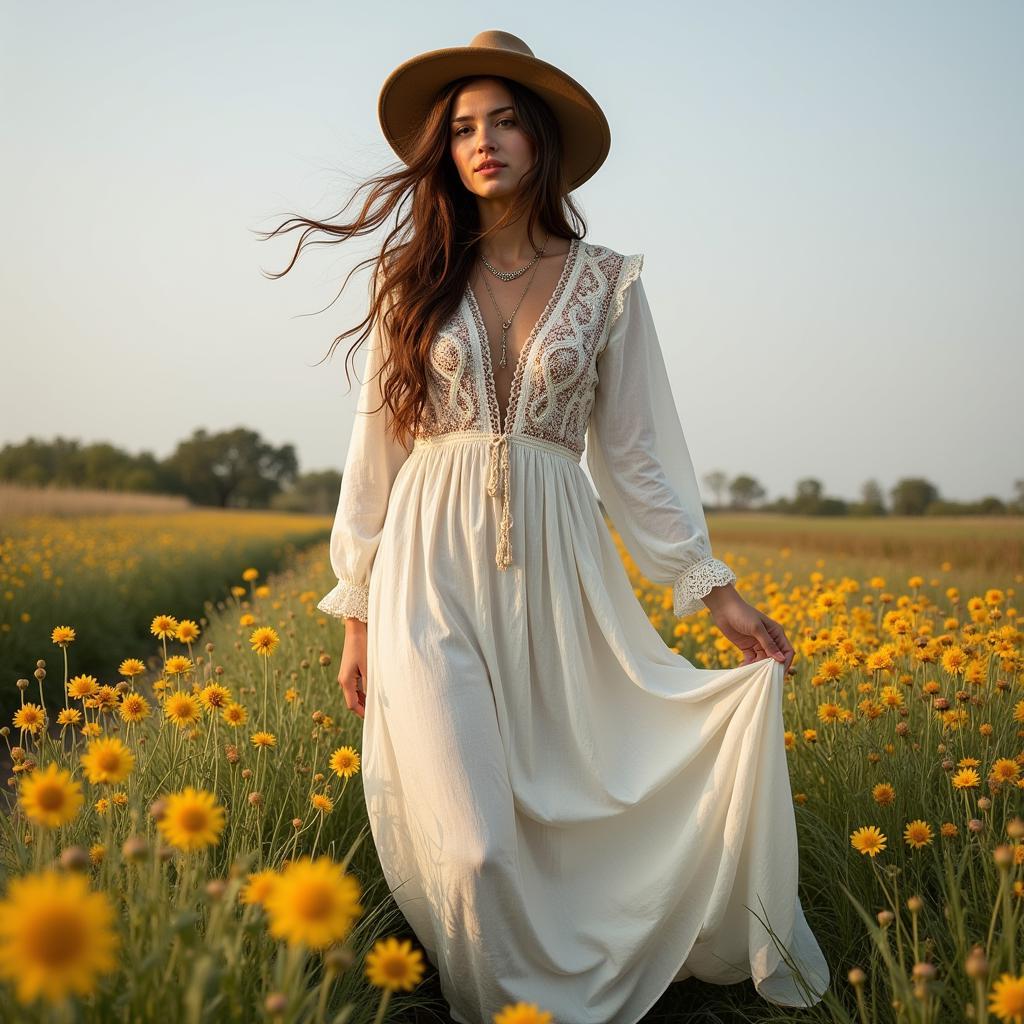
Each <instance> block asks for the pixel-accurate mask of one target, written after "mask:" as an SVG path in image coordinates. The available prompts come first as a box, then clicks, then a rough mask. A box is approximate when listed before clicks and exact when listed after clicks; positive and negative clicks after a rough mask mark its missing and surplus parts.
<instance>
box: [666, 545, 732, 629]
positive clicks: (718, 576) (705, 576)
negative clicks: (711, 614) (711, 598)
mask: <svg viewBox="0 0 1024 1024" xmlns="http://www.w3.org/2000/svg"><path fill="white" fill-rule="evenodd" d="M735 580H736V574H735V573H734V572H733V571H732V569H730V568H729V566H727V565H726V564H725V562H722V561H720V560H719V559H717V558H712V557H710V556H708V557H707V558H702V559H701V560H700V561H699V562H697V563H696V564H695V565H692V566H690V568H689V569H687V570H686V571H685V572H684V573H682V574H681V575H680V576H679V578H678V579H677V580H676V581H675V583H674V584H673V586H672V603H673V611H674V612H675V614H676V615H677V616H678V617H679V618H685V617H686V616H687V615H692V614H693V613H694V612H696V611H700V609H701V608H702V607H703V603H702V601H701V598H702V597H705V596H706V595H707V594H709V593H710V592H711V591H712V590H713V589H714V588H715V587H721V586H724V585H725V584H726V583H733V582H735Z"/></svg>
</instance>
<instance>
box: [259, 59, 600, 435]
mask: <svg viewBox="0 0 1024 1024" xmlns="http://www.w3.org/2000/svg"><path fill="white" fill-rule="evenodd" d="M480 77H482V76H470V77H464V78H460V79H456V80H455V81H453V82H451V83H449V84H448V85H447V86H446V87H445V88H444V89H443V90H442V91H441V92H440V93H439V94H438V95H437V97H436V99H435V101H434V103H433V105H432V107H431V108H430V112H429V113H428V115H427V117H426V119H425V120H424V122H423V125H422V130H421V132H420V134H419V136H418V140H417V143H416V146H415V149H414V151H413V153H412V155H411V157H410V164H409V166H408V167H405V166H403V167H402V168H401V169H400V170H398V171H394V172H391V173H384V174H379V175H375V176H373V177H371V178H369V179H367V180H366V181H364V182H363V183H362V184H361V185H359V187H358V188H357V189H356V190H355V192H354V193H353V195H352V197H351V198H350V199H349V200H348V202H347V203H346V204H345V205H344V206H343V207H342V208H341V210H340V211H339V212H338V213H337V214H335V215H334V219H336V218H338V217H340V215H341V214H343V213H344V212H345V210H347V209H348V207H349V205H350V204H351V203H352V201H353V199H354V198H355V197H356V196H357V195H358V194H359V193H360V192H361V191H362V190H364V189H365V190H367V193H368V194H367V198H366V200H365V202H364V204H363V207H362V209H361V210H360V212H359V214H358V216H357V217H356V219H355V220H354V221H353V222H352V223H341V224H333V223H330V222H329V221H318V220H314V219H312V218H306V217H301V216H292V217H290V218H289V219H288V220H286V221H285V222H284V223H282V224H281V225H279V226H278V227H277V228H275V229H274V230H273V231H272V232H269V233H267V234H265V235H264V238H263V240H264V241H266V240H268V239H271V238H274V237H275V236H276V235H278V234H282V233H287V232H289V231H293V230H297V229H299V228H300V227H303V228H304V230H303V232H302V235H301V236H300V239H299V243H298V245H297V246H296V249H295V252H294V253H293V254H292V258H291V261H290V262H289V264H288V266H287V267H285V268H284V270H282V271H281V272H280V273H278V274H269V275H268V276H269V277H271V278H272V279H274V280H276V279H278V278H280V277H283V276H284V275H285V274H287V273H288V271H289V270H291V269H292V267H294V265H295V262H296V260H297V259H298V257H299V254H300V253H301V252H302V249H303V247H304V245H306V244H307V243H308V244H314V243H315V244H318V245H334V244H337V243H339V242H343V241H345V240H346V239H349V238H353V237H356V236H360V235H367V234H370V233H371V232H373V231H374V230H376V228H377V227H378V226H379V225H381V224H382V223H384V222H385V221H386V220H388V219H389V218H390V216H391V214H392V213H394V215H395V223H394V225H393V226H390V227H389V231H388V234H387V236H386V238H385V240H384V243H383V245H382V247H381V251H380V253H379V254H378V255H376V256H371V257H369V258H367V259H365V260H362V261H361V262H360V263H358V264H357V265H356V266H355V267H353V268H352V270H350V271H349V272H348V274H347V275H346V277H345V280H344V282H343V283H342V286H341V291H344V289H345V286H346V285H347V284H348V281H349V279H350V278H351V276H352V274H353V273H354V272H355V271H356V270H358V269H361V268H363V267H366V266H368V265H370V264H375V265H376V266H375V271H374V276H373V282H372V285H371V288H370V308H369V311H368V312H367V315H366V317H365V318H364V319H363V320H362V321H361V322H360V323H359V324H357V325H356V326H355V327H353V328H351V329H350V330H348V331H345V332H344V333H343V334H340V335H338V336H337V337H336V338H335V339H334V341H333V342H332V344H331V347H330V349H329V350H328V352H327V354H326V356H325V357H324V358H327V357H328V356H330V355H331V354H332V353H333V352H334V349H335V348H336V347H337V345H338V344H339V342H341V341H342V340H344V339H345V338H347V337H349V336H350V335H352V334H355V333H356V332H357V331H359V332H360V334H359V337H358V338H357V339H356V341H355V343H354V344H353V345H352V347H351V348H350V349H349V351H348V354H347V357H346V362H347V359H348V358H350V357H352V356H353V355H354V353H355V351H356V349H358V347H359V345H360V344H361V343H362V342H363V341H364V340H365V339H366V338H367V337H369V336H370V335H371V334H373V333H377V334H380V332H382V331H383V332H385V333H386V337H387V340H388V344H387V346H386V348H387V350H388V352H387V358H386V360H385V362H384V364H383V366H382V368H381V374H382V378H381V384H380V388H381V395H382V397H383V401H384V404H386V405H387V406H388V408H389V410H390V417H389V418H390V422H391V429H392V432H393V434H394V436H395V438H396V440H397V439H398V438H399V437H403V438H404V437H406V436H411V435H412V434H413V433H414V432H415V430H416V426H417V424H418V423H419V418H420V415H421V412H422V410H423V407H424V404H425V402H426V388H427V359H428V354H429V350H430V344H431V341H432V339H433V337H434V336H435V334H436V333H437V331H438V330H439V329H440V328H441V326H442V325H443V324H444V323H445V321H446V320H447V319H448V318H449V317H450V316H451V315H452V313H453V312H454V311H455V309H456V307H457V306H458V304H459V301H460V299H461V297H462V295H463V294H464V292H465V289H466V286H467V284H468V282H469V275H470V270H471V269H472V263H473V260H474V259H475V258H476V254H477V251H478V250H477V248H476V247H477V244H478V243H479V241H480V240H481V239H483V238H485V237H487V235H488V234H489V232H484V231H481V229H480V220H479V216H478V211H477V206H476V198H475V196H474V195H473V193H472V192H470V191H469V190H468V189H467V188H466V187H465V185H464V184H463V182H462V179H461V178H460V177H459V173H458V169H457V168H456V166H455V163H454V161H453V160H452V157H451V152H450V149H449V146H450V136H449V125H450V121H451V117H452V112H453V107H454V105H455V99H456V96H457V94H458V92H459V90H460V89H462V88H463V87H464V86H466V85H468V84H469V83H470V82H472V81H475V80H477V79H478V78H480ZM487 77H492V76H487ZM493 77H498V76H493ZM499 81H501V82H502V83H503V84H504V85H505V86H506V87H507V88H508V90H509V92H510V93H511V95H512V104H513V107H514V108H515V113H516V118H517V120H518V122H519V124H520V125H521V126H522V129H523V131H524V133H525V134H526V135H527V136H528V137H529V138H530V139H531V141H532V143H533V149H534V155H535V159H534V162H533V165H532V167H531V168H530V170H529V172H528V173H527V174H526V175H524V177H523V179H522V181H521V183H520V187H519V190H518V191H517V193H516V195H515V197H514V199H513V202H512V204H511V205H510V208H509V210H508V211H507V212H506V214H505V215H504V216H503V217H502V218H501V220H500V221H499V222H498V223H497V224H495V225H494V228H493V230H494V231H497V230H498V229H499V228H502V227H504V226H505V225H506V224H509V223H511V222H513V221H515V220H517V219H518V218H519V217H520V216H521V215H523V214H524V213H525V214H526V217H527V221H526V224H527V227H526V231H527V237H528V239H529V240H530V242H531V244H533V245H535V247H536V243H535V241H534V230H535V228H536V227H537V225H538V224H539V225H540V226H541V227H542V228H543V230H544V232H546V233H549V234H551V235H553V236H556V237H559V238H582V237H583V236H584V235H585V234H586V224H585V222H584V220H583V217H582V215H581V214H580V212H579V210H578V209H577V208H576V206H575V205H574V203H573V202H572V199H571V198H570V197H569V194H568V190H567V183H566V181H565V180H564V175H563V172H562V139H561V135H560V132H559V127H558V122H557V121H556V119H555V117H554V115H553V114H552V112H551V109H550V107H548V105H547V104H546V103H545V102H544V101H543V100H542V99H541V98H540V97H539V96H538V95H537V94H536V93H534V92H533V91H532V90H530V89H528V88H526V87H525V86H523V85H520V84H519V83H518V82H514V81H511V80H510V79H507V78H499ZM407 196H408V197H411V200H412V201H411V205H410V208H409V210H408V212H407V213H406V214H405V215H404V216H403V215H402V206H403V204H404V200H405V198H406V197H407ZM567 211H568V213H569V214H570V215H571V217H572V221H573V223H572V225H570V222H569V220H568V219H567V216H566V213H567ZM577 228H578V229H579V230H576V229H577ZM317 232H322V233H323V234H324V235H326V236H327V237H326V238H323V239H317V238H314V237H313V236H315V235H316V233H317ZM339 294H340V292H339ZM322 361H323V360H321V362H322ZM346 376H347V370H346ZM349 383H351V381H350V382H349ZM378 408H379V407H378ZM372 411H377V410H372Z"/></svg>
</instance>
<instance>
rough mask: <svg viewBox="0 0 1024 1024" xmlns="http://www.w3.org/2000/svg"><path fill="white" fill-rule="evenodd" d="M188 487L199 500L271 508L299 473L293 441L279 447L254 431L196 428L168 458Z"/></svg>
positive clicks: (182, 485)
mask: <svg viewBox="0 0 1024 1024" xmlns="http://www.w3.org/2000/svg"><path fill="white" fill-rule="evenodd" d="M167 466H168V468H169V469H170V470H171V471H172V472H173V473H174V474H175V475H176V477H177V479H178V480H179V481H180V483H181V488H182V490H183V492H184V493H185V494H186V495H187V496H188V497H189V498H190V499H191V500H192V501H193V502H195V503H196V504H198V505H216V506H218V507H220V508H228V507H231V508H266V506H267V505H268V504H269V502H270V499H271V498H272V497H273V496H274V495H276V494H278V493H280V492H281V490H282V489H283V487H284V486H285V485H288V484H291V483H293V482H294V480H295V478H296V476H297V475H298V469H299V466H298V459H297V457H296V455H295V448H294V446H293V445H290V444H286V445H282V446H281V447H280V448H275V447H273V446H272V445H270V444H268V443H267V442H266V441H264V440H263V439H262V438H261V437H260V435H259V434H258V433H257V432H256V431H254V430H247V429H245V428H244V427H236V428H235V429H234V430H225V431H222V432H220V433H219V434H211V433H208V432H207V431H206V430H203V429H200V430H197V431H195V432H194V433H193V434H192V437H190V438H189V439H188V440H187V441H182V442H181V443H179V445H178V447H177V449H176V450H175V451H174V453H173V454H172V455H171V456H170V457H169V458H168V459H167Z"/></svg>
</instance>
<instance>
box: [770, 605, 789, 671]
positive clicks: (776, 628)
mask: <svg viewBox="0 0 1024 1024" xmlns="http://www.w3.org/2000/svg"><path fill="white" fill-rule="evenodd" d="M764 626H765V629H766V630H767V632H768V635H769V636H770V637H771V638H772V642H773V643H774V645H775V651H777V652H778V653H780V654H781V655H782V658H781V659H780V660H781V661H782V663H783V671H784V672H788V671H789V666H790V665H792V664H793V659H794V658H795V657H796V651H794V650H793V645H792V644H791V643H790V642H789V637H787V636H786V631H785V630H784V629H783V628H782V626H781V625H779V623H777V622H776V621H775V620H774V619H769V618H767V616H766V618H765V622H764ZM775 651H773V652H772V657H774V656H775Z"/></svg>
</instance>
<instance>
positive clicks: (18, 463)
mask: <svg viewBox="0 0 1024 1024" xmlns="http://www.w3.org/2000/svg"><path fill="white" fill-rule="evenodd" d="M0 481H4V482H7V483H16V484H22V485H25V486H36V487H46V486H54V487H72V488H74V487H79V488H89V489H95V490H107V491H123V492H135V493H151V494H180V495H184V496H185V497H186V498H187V499H188V500H189V501H191V502H192V503H193V504H195V505H206V506H214V507H217V508H252V509H275V510H279V511H294V512H316V513H328V512H333V511H334V509H335V507H336V505H337V501H338V490H339V488H340V486H341V474H340V473H338V472H337V471H333V470H329V471H324V472H317V473H306V474H304V475H301V474H300V473H299V462H298V457H297V456H296V454H295V448H294V446H293V445H290V444H286V445H282V446H280V447H275V446H274V445H272V444H269V443H268V442H267V441H265V440H264V439H263V438H262V437H260V435H259V434H258V433H257V432H256V431H254V430H247V429H245V428H243V427H238V428H236V429H233V430H225V431H221V432H220V433H210V432H208V431H206V430H202V429H200V430H196V431H195V432H194V433H193V434H192V436H191V437H190V438H188V439H186V440H184V441H181V442H179V444H178V446H177V448H176V449H175V450H174V452H173V453H172V454H171V455H169V456H168V457H167V458H166V459H158V458H157V457H156V456H155V455H153V454H152V453H151V452H146V451H144V452H140V453H139V454H137V455H136V454H132V453H130V452H127V451H125V450H124V449H122V448H118V447H116V446H115V445H112V444H108V443H106V442H98V443H95V444H82V442H80V441H78V440H74V439H68V438H64V437H57V438H56V439H55V440H53V441H43V440H39V439H37V438H34V437H30V438H29V439H28V440H27V441H25V442H23V443H21V444H7V445H5V446H4V447H3V449H0Z"/></svg>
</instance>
